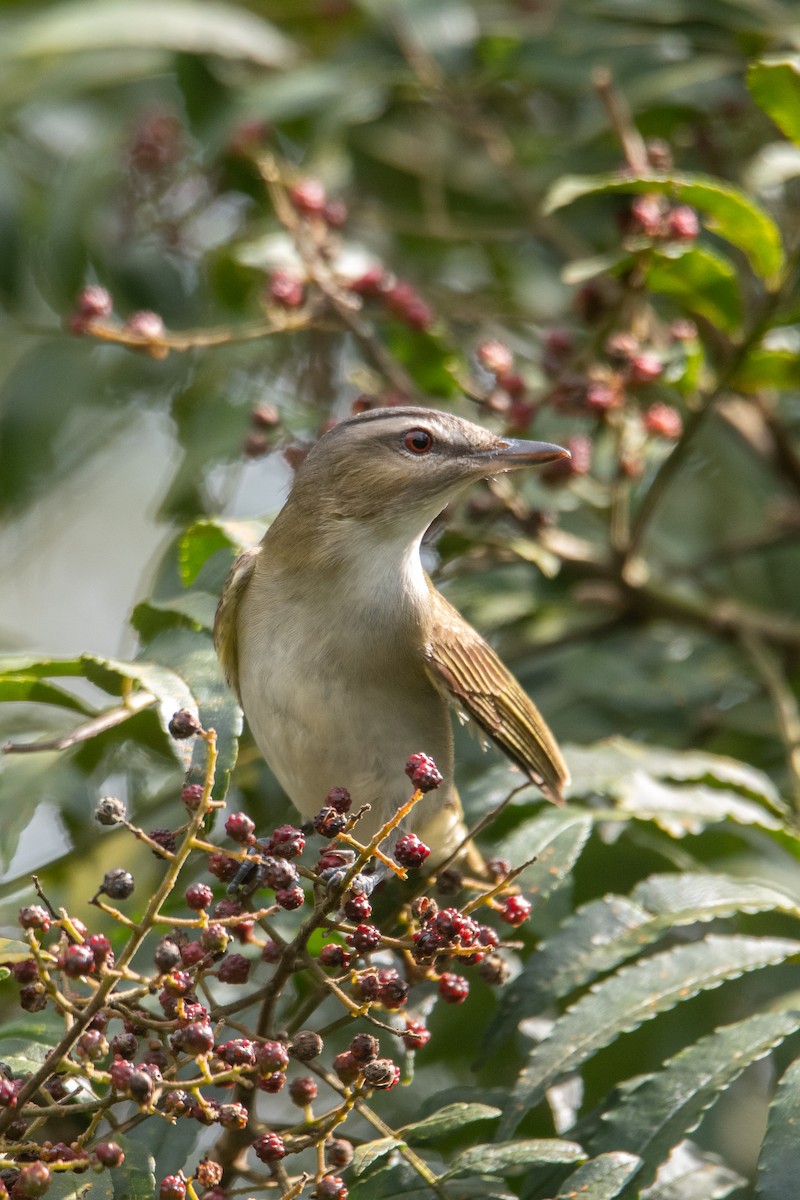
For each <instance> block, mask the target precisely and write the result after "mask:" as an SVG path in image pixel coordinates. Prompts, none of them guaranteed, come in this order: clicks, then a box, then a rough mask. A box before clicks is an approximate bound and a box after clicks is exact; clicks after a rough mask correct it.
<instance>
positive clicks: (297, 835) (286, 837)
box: [269, 825, 306, 858]
mask: <svg viewBox="0 0 800 1200" xmlns="http://www.w3.org/2000/svg"><path fill="white" fill-rule="evenodd" d="M305 846H306V839H305V837H304V836H303V833H302V830H300V829H296V828H295V826H294V825H280V826H278V828H277V829H276V830H275V832H274V833H273V834H272V836H271V837H270V839H269V849H270V852H271V853H272V854H277V855H278V856H279V857H280V858H298V857H299V856H300V855H301V854H302V853H303V851H304V850H305Z"/></svg>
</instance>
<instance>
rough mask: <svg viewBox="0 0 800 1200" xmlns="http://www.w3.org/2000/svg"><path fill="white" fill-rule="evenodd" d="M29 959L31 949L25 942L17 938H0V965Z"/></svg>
mask: <svg viewBox="0 0 800 1200" xmlns="http://www.w3.org/2000/svg"><path fill="white" fill-rule="evenodd" d="M30 957H31V948H30V946H29V945H28V943H27V942H21V941H20V940H19V939H18V938H6V937H0V963H15V962H24V961H25V959H26V958H30Z"/></svg>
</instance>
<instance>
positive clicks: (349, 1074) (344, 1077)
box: [333, 1050, 361, 1083]
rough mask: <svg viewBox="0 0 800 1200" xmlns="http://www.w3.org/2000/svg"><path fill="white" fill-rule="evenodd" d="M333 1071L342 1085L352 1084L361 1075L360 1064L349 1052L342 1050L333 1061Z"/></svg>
mask: <svg viewBox="0 0 800 1200" xmlns="http://www.w3.org/2000/svg"><path fill="white" fill-rule="evenodd" d="M333 1069H334V1071H335V1072H336V1074H337V1075H338V1076H339V1078H340V1079H341V1081H342V1083H354V1082H355V1080H356V1079H358V1077H359V1075H360V1074H361V1064H360V1063H359V1062H358V1061H357V1060H356V1059H355V1058H354V1056H353V1054H352V1053H351V1052H350V1051H349V1050H343V1051H342V1053H341V1054H337V1055H336V1057H335V1058H334V1060H333Z"/></svg>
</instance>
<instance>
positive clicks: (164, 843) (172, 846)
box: [147, 829, 178, 858]
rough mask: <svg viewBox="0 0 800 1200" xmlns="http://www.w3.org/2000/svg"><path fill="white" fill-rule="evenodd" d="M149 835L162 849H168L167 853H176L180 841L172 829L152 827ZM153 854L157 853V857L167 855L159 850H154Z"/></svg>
mask: <svg viewBox="0 0 800 1200" xmlns="http://www.w3.org/2000/svg"><path fill="white" fill-rule="evenodd" d="M147 836H148V837H149V838H150V841H151V842H155V844H156V845H157V846H160V847H161V849H162V850H166V852H167V854H174V853H175V850H176V848H177V845H178V843H177V841H176V840H175V834H174V833H173V832H172V830H171V829H151V830H150V831H149V832H148V834H147ZM153 854H155V856H156V858H165V857H166V855H164V854H161V853H159V851H158V850H154V851H153Z"/></svg>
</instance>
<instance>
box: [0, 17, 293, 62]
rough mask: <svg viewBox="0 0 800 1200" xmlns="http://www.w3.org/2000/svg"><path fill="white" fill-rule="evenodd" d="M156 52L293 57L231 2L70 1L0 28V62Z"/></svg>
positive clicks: (272, 32)
mask: <svg viewBox="0 0 800 1200" xmlns="http://www.w3.org/2000/svg"><path fill="white" fill-rule="evenodd" d="M148 46H152V47H156V48H159V49H164V50H174V51H180V52H182V53H184V54H190V53H194V54H212V55H221V56H222V57H223V58H233V59H242V60H244V61H245V62H252V63H255V64H257V65H258V66H261V67H277V66H285V65H287V63H289V62H290V61H291V60H292V59H293V58H294V57H295V50H294V47H293V46H292V43H291V42H290V40H289V39H288V38H287V37H286V36H285V35H284V34H282V33H279V32H278V30H277V29H276V28H275V27H274V26H273V25H271V24H270V23H269V22H268V21H265V20H264V19H263V18H262V17H260V16H257V15H256V14H255V13H252V12H247V11H246V10H245V9H243V8H242V7H241V6H239V5H233V4H220V3H205V2H200V0H159V2H158V3H154V2H153V0H137V4H136V6H135V8H131V6H130V4H128V3H126V2H125V0H110V2H109V0H75V2H74V3H71V4H61V5H59V6H58V7H57V8H55V9H54V10H51V11H50V12H48V11H47V10H42V11H38V12H37V13H36V14H35V16H33V17H32V18H31V19H30V20H28V21H27V22H22V23H20V24H18V25H17V27H16V29H14V28H13V27H12V29H11V30H7V31H6V34H5V37H4V38H3V49H2V50H0V61H2V59H3V58H5V59H11V60H18V61H23V62H24V61H26V60H28V61H30V60H35V59H38V58H53V57H57V56H58V55H71V54H81V53H85V52H87V51H98V50H116V49H135V48H141V47H148Z"/></svg>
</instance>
